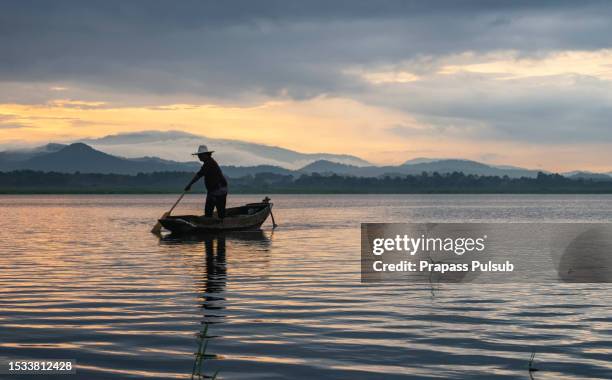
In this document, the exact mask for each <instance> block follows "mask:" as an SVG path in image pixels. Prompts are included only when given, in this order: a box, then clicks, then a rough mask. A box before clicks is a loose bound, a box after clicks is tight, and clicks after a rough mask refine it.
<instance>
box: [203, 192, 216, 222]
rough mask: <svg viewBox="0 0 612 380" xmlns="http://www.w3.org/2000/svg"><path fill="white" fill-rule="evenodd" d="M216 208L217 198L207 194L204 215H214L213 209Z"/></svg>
mask: <svg viewBox="0 0 612 380" xmlns="http://www.w3.org/2000/svg"><path fill="white" fill-rule="evenodd" d="M214 209H215V198H214V197H213V196H212V195H210V194H206V204H205V205H204V216H206V217H209V218H210V217H211V216H212V215H213V210H214Z"/></svg>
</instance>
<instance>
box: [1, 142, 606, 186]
mask: <svg viewBox="0 0 612 380" xmlns="http://www.w3.org/2000/svg"><path fill="white" fill-rule="evenodd" d="M260 149H262V148H260ZM272 149H273V150H274V151H275V152H278V150H277V149H282V148H275V147H272ZM286 151H287V152H292V151H288V150H286ZM287 152H285V154H287V155H291V154H293V153H296V154H300V153H297V152H293V153H287ZM215 155H216V153H215ZM323 155H324V154H323ZM331 156H334V155H331ZM347 157H350V156H347ZM217 159H218V161H219V162H221V163H224V161H223V159H222V158H219V157H217ZM357 160H359V159H357ZM362 161H363V160H362ZM362 161H358V162H359V163H364V162H365V161H363V162H362ZM199 167H200V163H198V162H197V161H195V160H193V159H192V161H191V162H178V161H173V160H167V159H162V158H159V157H152V156H142V157H132V158H127V157H120V156H116V155H112V154H109V153H107V152H102V151H100V150H97V149H94V148H93V147H92V146H90V145H88V144H85V143H83V142H77V143H72V144H54V143H52V144H47V145H44V146H41V147H36V148H33V149H25V150H11V151H4V152H0V171H5V172H6V171H12V170H25V169H29V170H39V171H45V172H51V171H53V172H60V173H74V172H81V173H105V174H108V173H115V174H132V175H133V174H138V173H151V172H167V171H181V172H195V171H197V170H198V169H199ZM223 171H224V173H225V174H226V176H228V177H231V178H237V177H243V176H246V175H254V174H257V173H274V174H282V175H293V176H299V175H301V174H312V173H319V174H322V175H330V174H339V175H348V176H356V177H380V176H384V175H391V176H394V175H409V174H410V175H419V174H421V173H423V172H427V173H433V172H438V173H440V174H443V173H452V172H462V173H464V174H474V175H487V176H500V177H502V176H508V177H511V178H519V177H530V178H533V177H536V176H537V173H538V171H537V170H529V169H523V168H517V167H511V166H491V165H487V164H484V163H481V162H476V161H470V160H460V159H427V158H419V159H414V160H410V161H407V162H405V163H404V164H401V165H396V166H374V165H369V164H367V163H366V165H361V166H357V165H351V164H346V163H342V162H334V161H330V160H324V159H319V160H316V161H314V162H310V163H308V164H306V165H305V166H303V167H301V168H298V169H289V168H284V167H281V166H277V165H251V166H236V165H224V166H223ZM565 176H567V177H570V178H586V179H593V180H612V176H610V175H609V174H599V173H589V172H571V173H565Z"/></svg>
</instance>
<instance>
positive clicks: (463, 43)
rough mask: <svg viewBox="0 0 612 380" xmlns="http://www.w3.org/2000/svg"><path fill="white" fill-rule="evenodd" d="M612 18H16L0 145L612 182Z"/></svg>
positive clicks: (373, 7)
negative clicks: (179, 140)
mask: <svg viewBox="0 0 612 380" xmlns="http://www.w3.org/2000/svg"><path fill="white" fill-rule="evenodd" d="M611 45H612V2H608V1H601V2H588V1H567V2H565V1H550V2H549V1H524V2H522V1H512V2H510V1H495V2H492V1H448V2H445V1H414V2H411V1H382V0H378V1H358V0H352V1H329V0H327V1H312V0H310V1H295V2H293V1H180V2H176V1H152V0H147V1H108V0H107V1H103V2H94V1H53V2H51V1H44V0H41V1H24V0H19V1H6V0H5V1H3V2H2V12H0V145H4V146H12V145H19V144H23V143H29V144H34V143H39V142H48V141H69V140H74V139H78V138H86V137H99V136H104V135H107V134H112V133H121V132H128V131H141V130H182V131H186V132H191V133H197V134H202V135H206V136H208V137H214V138H231V139H240V140H246V141H251V142H258V143H266V144H271V145H279V146H283V147H286V148H290V149H294V150H298V151H302V152H330V153H349V154H355V155H358V156H360V157H362V158H365V159H367V160H370V161H372V162H375V163H380V164H383V163H385V164H388V163H399V162H403V161H405V160H408V159H411V158H415V157H461V158H469V159H475V160H480V161H485V162H488V163H496V164H511V165H519V166H526V167H530V168H544V169H549V170H559V171H566V170H573V169H578V168H580V169H588V170H593V171H611V170H612V162H611V161H610V158H609V157H610V154H609V151H610V150H611V148H612V46H611Z"/></svg>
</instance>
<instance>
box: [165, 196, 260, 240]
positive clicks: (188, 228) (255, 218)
mask: <svg viewBox="0 0 612 380" xmlns="http://www.w3.org/2000/svg"><path fill="white" fill-rule="evenodd" d="M271 212H272V203H270V202H268V199H267V198H266V199H264V201H263V202H259V203H248V204H246V205H244V206H240V207H231V208H228V209H227V210H225V218H223V219H219V218H218V217H216V216H213V217H205V216H198V215H177V216H167V217H165V218H162V219H160V220H159V222H160V223H161V225H162V226H163V227H164V228H165V229H167V230H168V231H171V232H172V233H174V234H197V233H215V232H220V231H244V230H256V229H258V228H259V227H261V225H262V224H263V222H265V221H266V219H267V218H268V216H269V215H270V213H271Z"/></svg>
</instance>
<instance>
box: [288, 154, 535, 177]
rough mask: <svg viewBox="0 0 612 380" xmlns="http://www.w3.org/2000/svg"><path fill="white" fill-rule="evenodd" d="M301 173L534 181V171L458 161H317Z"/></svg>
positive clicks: (305, 167) (304, 168)
mask: <svg viewBox="0 0 612 380" xmlns="http://www.w3.org/2000/svg"><path fill="white" fill-rule="evenodd" d="M300 171H301V172H303V173H336V174H344V175H352V176H359V177H378V176H381V175H407V174H411V175H418V174H421V173H423V172H427V173H433V172H438V173H440V174H443V173H453V172H462V173H464V174H474V175H487V176H500V177H503V176H505V175H507V176H508V177H512V178H518V177H532V178H533V177H536V176H537V174H538V170H529V169H522V168H514V167H506V168H504V167H495V166H491V165H486V164H483V163H480V162H476V161H470V160H458V159H440V160H435V159H424V158H420V159H416V160H411V161H408V162H407V163H404V164H402V165H398V166H364V167H357V166H352V165H343V164H339V163H336V162H330V161H325V160H320V161H316V162H313V163H312V164H309V165H306V166H304V167H303V168H302V169H300Z"/></svg>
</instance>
